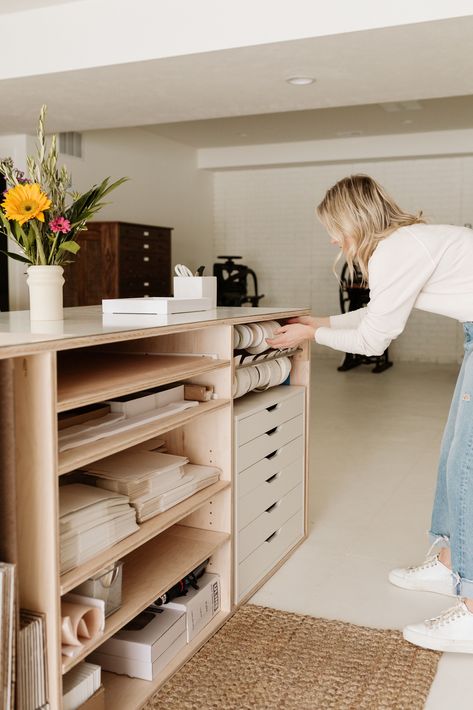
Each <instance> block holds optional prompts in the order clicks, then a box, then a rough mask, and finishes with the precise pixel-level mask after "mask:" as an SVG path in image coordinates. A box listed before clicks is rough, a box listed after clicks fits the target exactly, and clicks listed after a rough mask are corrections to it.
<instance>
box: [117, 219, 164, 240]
mask: <svg viewBox="0 0 473 710" xmlns="http://www.w3.org/2000/svg"><path fill="white" fill-rule="evenodd" d="M171 230H172V228H171V227H148V226H146V225H143V224H121V225H120V239H123V240H124V241H129V240H132V239H135V240H137V241H141V242H143V243H144V244H146V243H149V242H150V241H151V240H158V239H159V240H160V241H164V242H168V243H169V240H170V237H171Z"/></svg>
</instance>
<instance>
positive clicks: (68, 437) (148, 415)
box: [58, 400, 199, 451]
mask: <svg viewBox="0 0 473 710" xmlns="http://www.w3.org/2000/svg"><path fill="white" fill-rule="evenodd" d="M198 406H199V402H192V401H187V400H182V401H181V402H170V403H169V404H166V405H165V406H162V407H158V408H156V409H153V410H150V411H147V412H143V413H140V414H136V415H134V416H130V417H128V416H126V415H125V414H124V413H123V412H113V411H112V413H111V414H106V415H105V416H104V417H101V418H100V419H93V420H91V421H90V422H86V423H84V424H77V425H76V426H71V427H67V428H66V429H61V431H60V432H59V434H58V442H59V444H58V445H59V451H67V450H68V449H73V448H76V447H77V446H82V445H83V444H90V443H92V442H94V441H98V440H99V439H106V438H107V437H109V436H115V434H119V433H122V432H124V431H129V430H130V429H135V428H136V427H139V426H143V425H144V424H149V423H150V422H154V421H157V420H158V419H163V418H164V417H170V416H171V415H173V414H178V413H179V412H183V411H184V410H186V409H191V408H192V407H198Z"/></svg>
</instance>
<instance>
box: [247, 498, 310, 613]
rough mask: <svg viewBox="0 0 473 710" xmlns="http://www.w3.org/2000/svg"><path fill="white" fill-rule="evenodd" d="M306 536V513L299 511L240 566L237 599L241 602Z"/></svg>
mask: <svg viewBox="0 0 473 710" xmlns="http://www.w3.org/2000/svg"><path fill="white" fill-rule="evenodd" d="M303 535H304V513H303V511H299V512H298V513H296V514H295V515H293V516H292V518H290V519H289V520H288V521H287V522H286V523H285V524H284V525H283V526H282V527H281V528H279V530H276V531H275V532H274V533H273V534H272V535H270V536H269V537H268V538H267V539H266V540H265V541H264V542H263V544H262V545H260V546H259V547H258V548H256V550H255V551H254V552H252V553H251V555H248V557H247V558H246V560H244V561H243V562H241V563H240V564H239V565H238V568H237V569H238V572H237V585H238V592H237V598H238V600H240V599H241V598H242V597H243V596H244V595H245V594H247V593H248V592H249V591H250V590H251V589H252V588H253V587H254V586H255V585H256V584H257V583H258V582H259V581H260V579H262V578H263V577H264V576H265V575H266V574H267V573H268V572H269V571H270V570H271V569H272V568H273V567H274V565H275V564H277V562H279V560H280V559H281V558H282V557H284V555H285V554H286V553H287V552H289V550H290V549H291V548H292V547H294V545H295V544H296V542H298V541H299V540H300V539H301V538H302V537H303Z"/></svg>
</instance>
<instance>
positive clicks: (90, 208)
mask: <svg viewBox="0 0 473 710" xmlns="http://www.w3.org/2000/svg"><path fill="white" fill-rule="evenodd" d="M45 116H46V106H43V107H42V109H41V113H40V116H39V122H38V142H37V156H36V157H31V156H29V157H28V159H27V166H28V173H29V177H26V176H25V174H24V173H23V172H22V171H20V170H18V169H16V168H15V166H14V164H13V160H12V159H11V158H6V159H4V160H0V173H2V174H3V175H4V177H5V180H6V183H7V189H6V190H5V192H4V193H3V202H1V203H0V233H1V234H4V235H6V236H7V237H8V238H9V239H11V240H13V241H14V242H16V244H17V245H18V246H19V247H20V250H21V252H22V254H17V253H15V252H10V251H7V252H6V254H8V256H11V257H12V258H13V259H18V260H19V261H24V262H26V263H27V264H30V265H34V266H40V265H42V266H47V265H51V266H61V265H62V264H66V263H69V262H70V261H71V255H74V254H77V252H78V251H79V249H80V246H79V244H78V243H77V235H78V234H79V232H81V231H83V230H85V229H87V227H86V224H87V222H88V220H90V218H91V217H92V216H93V215H94V214H95V213H96V212H97V211H98V210H99V209H100V208H101V207H103V206H104V204H105V203H103V202H102V199H103V198H104V197H105V195H107V194H108V193H109V192H111V191H112V190H114V189H115V188H116V187H118V186H119V185H121V184H122V183H123V182H125V180H127V178H121V179H120V180H117V181H116V182H113V183H110V178H105V180H104V181H103V182H101V183H100V185H94V186H93V187H92V188H91V189H90V190H88V191H87V192H85V193H84V194H80V193H78V192H74V191H73V190H72V189H71V178H70V176H69V173H68V172H67V169H66V167H65V166H62V167H61V168H60V169H59V168H58V165H57V158H58V150H57V137H56V136H53V137H52V139H51V144H50V147H49V150H47V148H46V140H45V134H44V121H45ZM0 199H1V196H0Z"/></svg>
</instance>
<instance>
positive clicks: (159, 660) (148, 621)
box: [90, 605, 187, 680]
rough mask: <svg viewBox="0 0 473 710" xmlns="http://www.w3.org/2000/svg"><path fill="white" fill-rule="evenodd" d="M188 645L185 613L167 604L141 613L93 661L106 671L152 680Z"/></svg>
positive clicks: (94, 654)
mask: <svg viewBox="0 0 473 710" xmlns="http://www.w3.org/2000/svg"><path fill="white" fill-rule="evenodd" d="M186 643H187V636H186V615H185V613H184V612H183V611H182V610H179V609H170V608H169V605H166V606H163V607H160V608H157V609H155V608H153V609H149V608H148V609H145V610H144V611H142V612H141V614H138V616H137V617H135V618H134V619H133V620H132V621H130V623H129V624H127V625H126V626H125V627H124V628H123V629H122V630H121V631H119V632H118V633H116V634H115V635H114V636H112V638H110V639H108V641H105V643H103V644H102V645H101V646H100V647H99V648H98V650H97V651H95V652H94V653H93V654H92V655H91V656H90V659H91V660H93V662H94V663H98V664H99V665H101V666H102V669H103V670H106V671H112V672H113V673H119V674H122V675H129V676H131V677H132V678H142V679H143V680H153V679H154V678H155V677H156V676H157V674H158V673H160V672H161V671H162V670H163V669H164V668H165V667H166V666H167V664H168V663H169V662H170V661H172V659H173V658H174V657H175V656H176V655H177V653H179V651H180V650H181V649H182V648H184V646H185V645H186Z"/></svg>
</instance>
